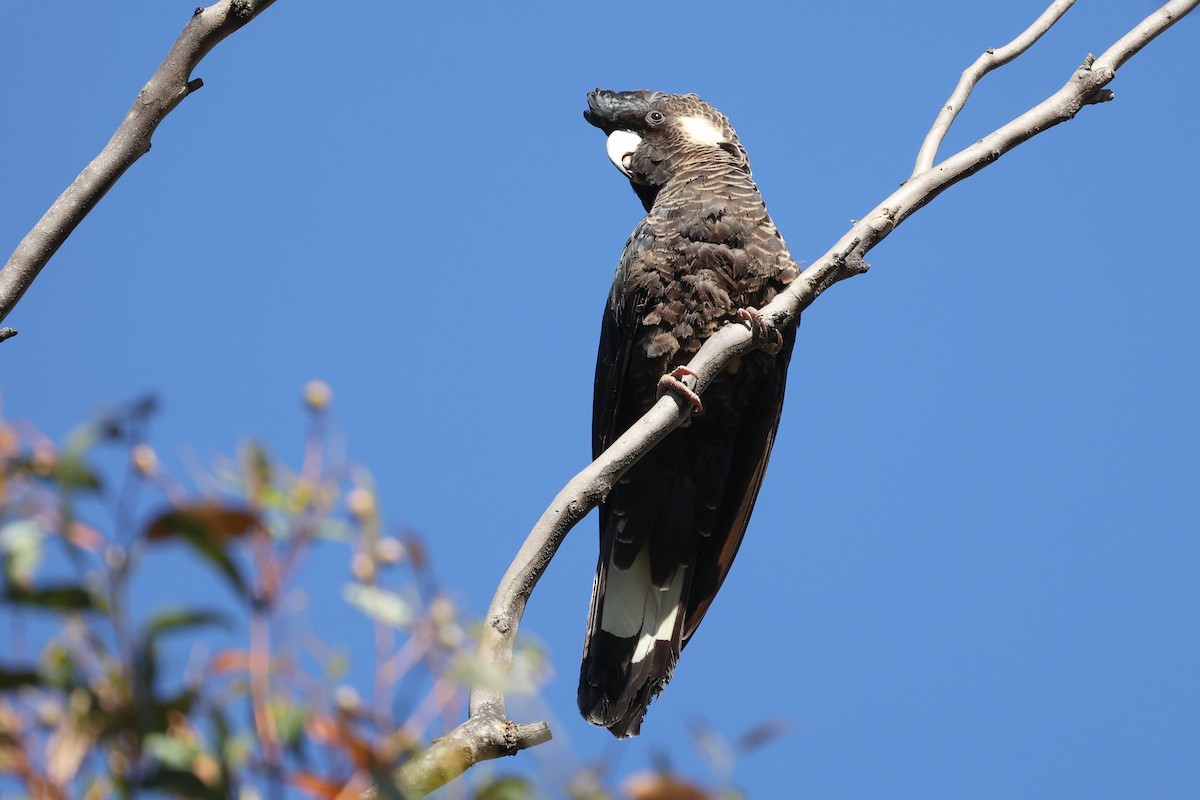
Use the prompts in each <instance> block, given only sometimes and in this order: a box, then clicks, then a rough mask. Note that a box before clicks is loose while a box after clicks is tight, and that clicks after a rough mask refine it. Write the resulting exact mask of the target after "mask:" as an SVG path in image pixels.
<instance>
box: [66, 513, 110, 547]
mask: <svg viewBox="0 0 1200 800" xmlns="http://www.w3.org/2000/svg"><path fill="white" fill-rule="evenodd" d="M67 541H68V542H70V543H71V544H73V545H75V546H76V547H78V548H79V549H81V550H87V551H88V552H89V553H99V552H100V547H101V545H103V544H104V534H102V533H101V532H100V531H98V530H96V529H95V528H93V527H92V526H91V525H88V524H87V523H86V522H79V521H75V522H72V523H71V526H70V527H69V528H68V529H67Z"/></svg>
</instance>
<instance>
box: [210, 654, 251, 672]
mask: <svg viewBox="0 0 1200 800" xmlns="http://www.w3.org/2000/svg"><path fill="white" fill-rule="evenodd" d="M249 669H250V654H249V653H247V652H246V651H245V650H222V651H220V652H219V653H217V654H216V655H215V656H213V659H212V661H211V662H209V665H208V671H209V672H210V673H211V674H213V675H224V674H225V673H226V672H246V671H248V670H249Z"/></svg>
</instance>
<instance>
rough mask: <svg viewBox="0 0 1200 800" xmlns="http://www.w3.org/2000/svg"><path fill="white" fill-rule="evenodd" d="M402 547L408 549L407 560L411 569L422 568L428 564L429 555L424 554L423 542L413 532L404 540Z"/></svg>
mask: <svg viewBox="0 0 1200 800" xmlns="http://www.w3.org/2000/svg"><path fill="white" fill-rule="evenodd" d="M404 549H405V550H407V551H408V558H409V561H411V562H412V565H413V569H416V570H423V569H425V568H426V567H427V566H429V557H428V556H427V555H426V554H425V543H424V542H422V541H421V539H420V537H418V536H416V535H415V534H410V535H409V536H407V537H406V538H405V540H404Z"/></svg>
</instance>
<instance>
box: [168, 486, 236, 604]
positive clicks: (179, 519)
mask: <svg viewBox="0 0 1200 800" xmlns="http://www.w3.org/2000/svg"><path fill="white" fill-rule="evenodd" d="M257 521H258V517H257V516H256V515H254V514H252V513H250V512H248V511H243V510H241V509H235V508H228V507H225V506H219V505H203V506H193V507H191V508H181V509H176V510H173V511H168V512H166V513H165V514H161V515H159V516H158V517H157V518H155V519H154V520H153V521H152V522H151V523H150V524H149V525H148V526H147V527H146V538H147V539H150V540H152V541H153V540H162V539H168V538H179V539H182V540H183V541H185V542H187V543H188V544H189V545H191V547H192V549H193V550H195V551H196V553H197V554H198V555H199V556H200V557H201V558H203V559H204V560H205V561H207V562H208V563H209V564H210V565H212V566H213V567H215V568H216V569H217V571H218V572H220V573H221V574H222V575H224V576H225V577H226V578H228V579H229V582H230V583H231V584H233V588H234V590H235V591H236V592H237V593H238V594H239V595H240V596H242V597H248V596H249V594H250V591H249V588H248V587H247V585H246V581H245V580H244V579H243V578H242V573H241V570H239V569H238V566H237V563H236V562H235V561H234V560H233V557H232V556H231V555H230V554H229V552H228V551H227V550H226V548H225V545H226V543H227V542H228V541H229V540H230V539H233V538H236V537H239V536H242V535H243V534H245V533H246V532H247V531H248V530H249V529H250V527H251V526H252V525H254V524H256V523H257Z"/></svg>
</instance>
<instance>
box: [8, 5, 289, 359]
mask: <svg viewBox="0 0 1200 800" xmlns="http://www.w3.org/2000/svg"><path fill="white" fill-rule="evenodd" d="M274 2H275V0H222V1H221V2H219V3H215V4H213V5H211V6H209V7H208V8H197V9H196V13H195V14H193V15H192V18H191V19H190V20H188V23H187V25H185V26H184V27H183V31H182V32H181V33H180V34H179V38H178V39H177V40H176V41H175V44H174V45H172V47H171V49H170V51H169V52H168V53H167V57H166V58H164V59H163V62H162V64H160V65H159V67H158V69H157V70H155V72H154V74H153V75H152V76H151V77H150V81H149V82H148V83H147V84H146V85H145V86H144V87H142V90H141V91H140V92H138V96H137V99H136V100H135V101H134V102H133V107H132V108H130V109H129V113H128V114H126V115H125V119H124V121H122V122H121V125H120V127H118V128H117V131H116V133H114V134H113V136H112V138H111V139H110V140H109V141H108V144H106V145H105V146H104V149H103V150H101V151H100V154H99V155H98V156H96V157H95V158H94V159H92V162H91V163H90V164H88V165H87V166H86V167H84V168H83V172H81V173H79V176H78V177H77V178H75V180H74V182H72V183H71V185H70V186H68V187H67V189H66V191H64V192H63V193H62V194H61V195H59V197H58V199H57V200H55V201H54V204H53V205H52V206H50V210H48V211H47V212H46V213H45V214H44V215H43V216H42V218H41V219H40V220H38V222H37V224H36V225H34V226H33V230H31V231H30V232H29V233H28V234H26V236H25V238H24V239H22V240H21V243H20V244H19V245H17V249H16V250H14V251H13V254H12V256H10V257H9V259H8V263H6V264H5V265H4V268H3V270H0V320H3V319H4V318H5V317H7V316H8V314H9V312H11V311H12V310H13V308H14V307H15V306H16V305H17V303H18V302H19V301H20V300H21V297H22V296H23V295H24V294H25V290H26V289H28V288H29V286H30V284H32V283H33V281H34V279H35V278H37V276H38V273H39V272H41V270H42V267H44V266H46V263H47V262H48V261H50V259H51V258H52V257H53V256H54V254H55V253H56V252H57V251H58V248H59V247H61V246H62V243H63V242H65V241H66V240H67V237H68V236H70V235H71V232H72V231H74V230H75V227H76V226H77V225H79V223H80V222H82V221H83V218H84V217H86V216H87V215H88V212H89V211H91V210H92V209H93V208H94V207H95V206H96V204H97V203H99V202H100V199H101V198H102V197H104V195H105V193H106V192H107V191H108V190H109V189H111V188H112V187H113V185H114V184H115V183H116V182H117V181H118V180H119V179H120V177H121V176H122V175H123V174H125V170H127V169H129V167H130V166H132V165H133V162H135V161H137V160H138V159H139V158H141V157H142V156H143V155H145V154H146V152H147V151H149V150H150V137H151V136H153V135H154V130H155V129H156V128H157V127H158V124H159V123H160V122H162V121H163V119H164V118H165V117H166V116H167V114H170V113H171V111H173V110H174V108H175V107H176V106H177V105H179V104H180V102H182V101H183V98H185V97H187V96H188V95H189V94H191V93H192V92H194V91H196V90H197V89H199V88H200V87H201V86H203V85H204V82H203V81H201V80H200V79H199V78H196V79H195V80H192V78H191V75H192V70H194V69H195V68H196V66H197V65H198V64H199V63H200V61H201V59H203V58H204V57H205V56H206V55H208V53H209V51H211V50H212V49H213V48H214V47H216V46H217V45H218V44H220V42H221V41H222V40H223V39H224V38H225V37H226V36H229V35H230V34H231V33H233V32H234V31H236V30H238V29H239V28H241V27H242V26H243V25H245V24H246V23H247V22H249V21H250V20H252V19H254V18H255V17H256V16H258V15H259V14H260V13H262V11H264V10H265V9H266V8H267V7H268V6H270V5H271V4H272V3H274ZM9 330H11V329H9ZM10 335H11V334H10ZM6 338H7V337H6ZM0 341H2V339H0Z"/></svg>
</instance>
